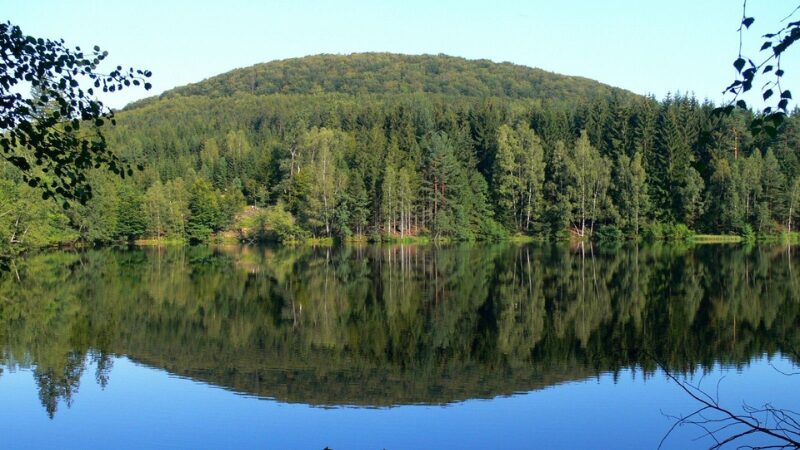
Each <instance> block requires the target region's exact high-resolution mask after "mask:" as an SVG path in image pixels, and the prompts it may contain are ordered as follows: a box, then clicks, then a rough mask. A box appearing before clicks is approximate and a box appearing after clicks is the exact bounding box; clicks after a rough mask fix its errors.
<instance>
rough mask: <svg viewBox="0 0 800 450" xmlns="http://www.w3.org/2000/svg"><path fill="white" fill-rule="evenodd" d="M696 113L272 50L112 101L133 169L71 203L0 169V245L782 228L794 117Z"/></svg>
mask: <svg viewBox="0 0 800 450" xmlns="http://www.w3.org/2000/svg"><path fill="white" fill-rule="evenodd" d="M713 109H714V105H713V104H711V103H709V102H701V101H698V100H697V99H695V98H693V97H692V96H687V95H678V94H676V95H671V96H668V97H667V98H664V99H662V100H660V101H658V100H656V99H654V98H649V97H641V96H637V95H634V94H632V93H630V92H627V91H624V90H620V89H615V88H611V87H609V86H605V85H602V84H600V83H597V82H593V81H591V80H587V79H583V78H577V77H567V76H561V75H556V74H552V73H548V72H545V71H541V70H537V69H530V68H526V67H522V66H516V65H513V64H509V63H503V64H497V63H492V62H489V61H470V60H465V59H461V58H454V57H448V56H403V55H393V54H356V55H349V56H331V55H322V56H312V57H305V58H299V59H291V60H285V61H277V62H271V63H266V64H261V65H256V66H253V67H250V68H245V69H239V70H235V71H232V72H229V73H227V74H223V75H220V76H217V77H214V78H211V79H209V80H206V81H203V82H200V83H196V84H192V85H189V86H185V87H181V88H177V89H174V90H172V91H168V92H166V93H164V94H162V95H161V96H160V97H157V98H150V99H146V100H143V101H140V102H137V103H135V104H132V105H130V106H129V107H127V108H126V109H125V110H123V111H121V112H119V113H118V114H117V125H116V126H115V127H111V128H108V129H107V131H106V136H107V139H108V142H109V145H110V147H111V148H112V149H113V150H114V151H115V152H116V153H117V154H119V155H120V156H121V157H123V158H125V159H127V160H128V161H131V162H134V163H136V164H137V165H138V164H140V165H142V166H143V167H144V169H143V170H142V171H140V172H136V173H134V175H133V177H128V178H126V179H125V180H121V179H119V178H116V177H114V176H113V175H110V174H108V173H106V172H103V171H97V172H96V173H93V174H91V178H92V185H93V187H94V191H95V198H94V199H93V200H92V201H91V202H89V203H88V204H87V205H78V204H75V205H72V207H71V208H69V209H63V208H62V207H61V205H60V203H59V204H57V203H55V202H44V201H42V200H41V198H40V193H39V192H37V191H36V190H35V189H31V188H29V187H28V186H27V185H25V184H24V183H22V180H21V178H20V176H19V174H18V173H16V171H15V170H13V169H12V168H10V167H8V166H0V236H2V237H3V239H2V242H3V244H0V245H3V246H9V245H11V246H14V247H15V248H16V249H24V248H28V247H35V246H44V245H56V244H62V243H77V242H81V243H87V244H95V243H103V242H110V241H120V240H135V239H168V240H176V241H205V240H207V239H209V237H210V236H213V235H214V234H222V233H227V234H228V235H229V236H231V237H236V238H237V239H248V240H278V241H297V240H302V239H305V238H312V237H315V238H336V239H367V238H372V239H376V240H377V239H413V238H416V237H419V236H426V237H429V238H437V239H449V240H476V239H501V238H505V237H508V236H514V235H525V236H536V237H543V238H544V237H547V238H559V239H564V238H570V237H571V238H573V239H589V238H593V239H605V240H620V239H638V238H647V239H665V238H667V239H670V238H673V239H680V238H684V237H686V236H688V235H689V234H690V233H692V232H705V233H715V234H722V233H725V234H739V235H743V236H747V237H754V236H756V235H771V234H776V233H782V232H790V231H792V230H793V229H794V228H796V225H793V224H794V223H795V222H796V219H797V216H798V212H797V203H798V198H800V159H798V148H799V143H800V128H799V127H800V123H799V122H798V120H800V117H798V115H797V114H793V115H791V116H790V117H789V118H788V120H787V121H786V122H785V123H784V125H783V126H782V128H781V130H780V132H779V134H778V136H777V137H774V138H773V137H769V136H767V135H765V134H758V135H753V134H751V132H750V131H749V130H750V124H751V122H752V121H753V120H756V119H758V117H756V116H754V115H753V114H750V113H747V112H746V111H736V112H734V113H733V114H730V115H722V116H717V115H714V114H712V110H713ZM4 252H6V253H8V251H5V250H4Z"/></svg>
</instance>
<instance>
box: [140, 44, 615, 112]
mask: <svg viewBox="0 0 800 450" xmlns="http://www.w3.org/2000/svg"><path fill="white" fill-rule="evenodd" d="M612 91H618V92H619V91H621V90H620V89H616V88H612V87H610V86H607V85H604V84H601V83H598V82H596V81H593V80H589V79H587V78H582V77H573V76H565V75H559V74H555V73H551V72H547V71H544V70H541V69H534V68H530V67H526V66H520V65H516V64H511V63H494V62H492V61H489V60H485V59H483V60H468V59H464V58H457V57H453V56H446V55H435V56H434V55H400V54H392V53H354V54H351V55H316V56H307V57H303V58H293V59H286V60H281V61H272V62H268V63H264V64H257V65H255V66H251V67H247V68H242V69H237V70H233V71H230V72H227V73H224V74H222V75H218V76H215V77H212V78H209V79H207V80H204V81H201V82H199V83H193V84H190V85H187V86H182V87H178V88H175V89H172V90H170V91H167V92H165V93H164V94H162V95H161V98H173V97H175V96H180V95H184V96H190V95H201V96H210V97H218V96H230V95H234V94H235V93H239V92H241V93H248V94H256V95H268V94H317V93H322V92H328V93H343V94H352V95H357V94H401V93H403V94H407V93H414V92H423V93H429V94H445V95H456V96H468V97H507V98H514V99H559V100H562V101H576V100H578V99H584V100H587V99H595V98H600V97H607V96H609V95H610V94H611V92H612ZM149 101H150V100H145V101H144V102H145V103H147V102H149Z"/></svg>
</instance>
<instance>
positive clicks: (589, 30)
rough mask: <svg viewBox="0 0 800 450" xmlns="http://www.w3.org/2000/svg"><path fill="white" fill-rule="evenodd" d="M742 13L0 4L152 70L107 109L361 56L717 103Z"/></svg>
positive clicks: (775, 1)
mask: <svg viewBox="0 0 800 450" xmlns="http://www.w3.org/2000/svg"><path fill="white" fill-rule="evenodd" d="M796 5H797V2H796V1H788V0H750V1H749V2H748V15H753V16H755V17H756V22H755V24H754V25H753V26H752V27H751V29H750V31H749V32H748V33H746V35H745V50H747V49H750V54H752V55H757V54H758V52H757V50H758V47H759V46H760V45H761V43H762V42H763V39H762V38H761V35H762V34H765V33H767V32H771V31H774V30H775V29H777V28H778V24H779V23H780V20H781V19H782V18H783V17H785V16H786V15H788V14H789V13H790V12H792V10H793V9H794V7H795V6H796ZM741 10H742V3H741V1H739V0H672V1H660V2H654V1H647V0H605V1H601V0H596V1H578V0H572V1H570V0H560V1H552V0H550V1H544V0H527V1H502V0H495V1H472V0H459V1H450V0H448V1H436V0H427V1H426V0H405V1H395V0H384V1H364V0H339V1H324V0H308V1H304V0H294V1H292V0H262V1H255V0H253V1H249V0H225V1H213V2H212V1H203V0H195V1H171V0H159V1H154V0H133V1H95V0H76V1H55V0H51V1H45V0H0V11H2V12H3V14H2V15H3V16H4V19H3V20H10V21H11V22H12V23H14V24H15V25H19V26H20V27H22V29H23V31H24V32H26V33H27V34H30V35H33V36H36V37H48V38H63V39H65V40H66V42H67V43H68V44H71V45H81V46H85V47H86V48H90V47H91V46H92V45H95V44H97V45H100V46H101V47H102V48H103V49H105V50H108V51H109V53H110V56H109V59H108V60H107V61H108V62H109V63H110V65H114V66H115V65H117V64H120V65H123V66H126V67H128V66H134V67H137V68H139V67H140V68H146V69H150V70H152V72H153V79H152V83H153V85H154V88H153V91H151V92H150V93H147V94H146V93H145V92H144V91H143V90H141V89H140V90H130V91H127V92H122V93H117V94H115V95H114V96H113V97H109V98H106V99H105V100H106V101H107V103H108V104H109V105H110V106H113V107H121V106H123V105H124V104H126V103H127V102H129V101H131V100H135V99H138V98H142V97H146V96H148V95H152V94H153V93H160V92H162V91H164V90H167V89H170V88H172V87H175V86H179V85H183V84H187V83H191V82H196V81H200V80H202V79H204V78H208V77H210V76H213V75H216V74H219V73H222V72H226V71H228V70H231V69H234V68H237V67H245V66H249V65H252V64H256V63H260V62H266V61H271V60H275V59H284V58H291V57H298V56H304V55H312V54H317V53H340V54H347V53H352V52H365V51H386V52H397V53H410V54H420V53H431V54H436V53H446V54H449V55H455V56H462V57H466V58H470V59H476V58H486V59H490V60H493V61H498V62H500V61H510V62H513V63H517V64H523V65H526V66H532V67H540V68H542V69H545V70H549V71H552V72H557V73H563V74H568V75H580V76H584V77H588V78H592V79H595V80H598V81H601V82H603V83H607V84H610V85H613V86H618V87H621V88H625V89H628V90H631V91H633V92H636V93H640V94H654V95H655V96H656V97H658V98H661V97H663V96H664V95H666V94H667V92H676V91H680V92H694V93H695V94H696V95H697V97H699V98H701V99H702V98H710V99H712V100H714V101H716V102H719V101H720V100H721V99H722V96H721V91H722V89H723V88H724V87H725V86H726V85H727V84H728V83H729V82H730V81H732V80H733V79H734V75H735V72H734V69H733V66H732V65H731V63H732V62H733V60H734V59H735V58H736V55H737V50H738V46H739V37H738V33H737V31H736V29H737V27H738V23H739V21H740V20H741V14H742V11H741ZM796 47H800V45H797V46H796ZM798 53H800V51H798V49H797V48H792V49H790V51H788V52H787V54H786V56H785V57H784V62H783V66H784V69H785V70H786V80H785V82H784V83H783V87H784V88H789V89H791V88H792V87H793V83H792V81H795V80H800V64H798V61H797V59H798V58H797V55H798ZM795 84H796V83H795ZM797 94H800V88H798V89H797ZM798 98H800V95H798Z"/></svg>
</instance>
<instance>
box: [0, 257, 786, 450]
mask: <svg viewBox="0 0 800 450" xmlns="http://www.w3.org/2000/svg"><path fill="white" fill-rule="evenodd" d="M796 251H797V250H796V249H792V248H788V247H786V246H746V245H703V246H694V247H692V246H688V245H681V244H675V245H666V244H663V245H662V244H654V245H638V246H637V245H625V246H617V247H614V248H601V247H597V246H594V247H589V246H571V247H570V246H567V245H550V244H534V245H510V244H497V245H488V244H486V245H477V244H474V245H454V246H447V247H441V248H438V247H435V246H382V247H381V246H363V247H337V248H258V247H236V248H234V247H231V248H228V247H221V248H208V247H190V248H165V249H156V248H144V249H103V250H90V251H85V252H51V253H44V254H39V255H34V256H31V257H29V258H26V259H24V260H21V261H18V262H17V263H16V268H15V269H16V270H15V271H12V272H10V273H4V274H0V358H1V359H0V405H2V407H1V408H0V448H15V449H17V448H58V449H64V448H98V447H99V448H105V447H113V448H231V447H251V448H277V449H284V448H289V449H291V448H310V449H320V450H321V449H323V448H325V447H329V448H332V449H334V450H340V449H353V448H355V449H360V448H364V449H384V448H385V449H420V448H434V449H439V448H453V449H464V448H656V447H658V445H659V443H660V442H661V440H662V438H664V437H665V436H666V434H667V432H668V431H669V429H670V427H671V426H672V425H673V424H674V423H675V420H676V419H675V418H674V417H676V416H682V415H687V414H690V413H691V412H693V411H694V410H696V409H697V408H698V403H697V402H696V401H695V400H694V399H692V398H691V397H690V396H689V395H688V394H687V393H686V392H685V391H683V390H682V389H681V388H680V386H679V385H678V384H677V383H676V382H675V381H674V380H672V379H670V377H669V376H668V374H672V375H674V376H675V377H677V378H678V379H679V380H682V381H683V380H685V381H686V382H688V383H694V384H699V386H700V387H701V388H702V389H703V390H705V391H706V392H709V393H711V395H714V396H717V395H718V397H719V399H720V402H721V403H722V404H724V405H726V406H729V407H730V408H731V409H734V410H737V411H739V410H741V408H742V405H743V404H747V405H753V406H761V405H764V404H765V403H768V402H771V403H772V404H773V405H774V406H775V407H784V408H792V407H796V406H797V404H798V400H800V389H797V387H798V386H797V383H798V381H800V377H794V376H791V375H786V374H785V373H784V372H793V371H798V370H800V369H798V366H797V362H798V361H800V359H799V358H798V357H797V355H798V350H800V345H798V344H800V327H799V326H798V325H800V264H798V261H800V255H795V254H793V252H796ZM702 435H703V430H701V429H699V428H697V427H693V426H689V425H686V426H682V427H678V428H676V429H675V431H673V432H672V434H670V435H669V436H668V437H667V439H666V440H665V441H664V443H663V448H707V447H709V446H710V445H712V444H713V443H714V441H713V440H711V438H710V437H708V436H705V437H703V436H702ZM751 442H755V443H761V442H762V441H759V440H756V441H751ZM734 448H735V446H734Z"/></svg>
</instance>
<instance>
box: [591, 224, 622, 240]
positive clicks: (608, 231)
mask: <svg viewBox="0 0 800 450" xmlns="http://www.w3.org/2000/svg"><path fill="white" fill-rule="evenodd" d="M592 237H593V238H594V239H596V240H598V241H605V242H613V241H621V240H623V239H625V236H624V235H623V233H622V230H620V229H619V227H617V226H616V225H601V226H600V227H598V228H597V231H595V232H594V235H593V236H592Z"/></svg>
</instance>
